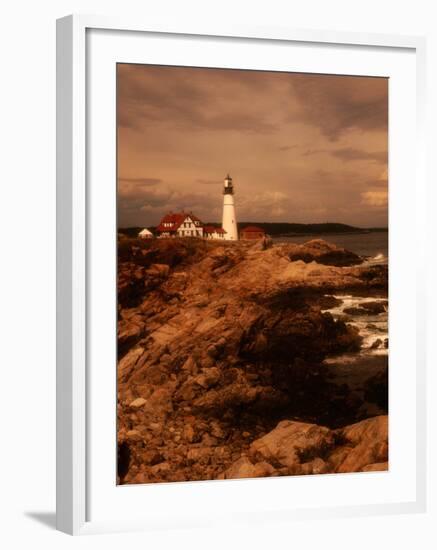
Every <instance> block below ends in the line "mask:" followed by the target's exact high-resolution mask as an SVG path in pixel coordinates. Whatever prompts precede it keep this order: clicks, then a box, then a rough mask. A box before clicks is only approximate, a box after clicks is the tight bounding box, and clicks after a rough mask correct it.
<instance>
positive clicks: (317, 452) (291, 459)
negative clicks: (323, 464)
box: [250, 420, 335, 473]
mask: <svg viewBox="0 0 437 550" xmlns="http://www.w3.org/2000/svg"><path fill="white" fill-rule="evenodd" d="M334 442H335V441H334V435H333V432H332V431H331V430H330V429H329V428H325V427H323V426H317V425H316V424H306V423H304V422H294V421H291V420H283V421H282V422H279V424H278V425H277V426H276V428H275V429H274V430H272V431H271V432H270V433H268V434H267V435H265V436H264V437H261V438H260V439H257V440H255V441H254V442H253V443H252V445H251V447H250V454H251V456H253V457H259V458H260V459H263V460H265V461H267V462H269V463H273V464H280V465H281V466H287V467H288V468H289V469H291V471H294V472H295V473H300V472H299V469H300V465H301V464H302V463H305V462H310V461H311V460H313V459H314V458H316V457H321V456H325V455H326V454H327V453H328V452H329V451H330V450H331V449H332V448H333V446H334Z"/></svg>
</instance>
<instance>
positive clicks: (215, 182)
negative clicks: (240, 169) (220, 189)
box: [196, 178, 223, 185]
mask: <svg viewBox="0 0 437 550" xmlns="http://www.w3.org/2000/svg"><path fill="white" fill-rule="evenodd" d="M196 182H197V183H201V184H202V185H220V184H223V180H208V179H202V178H197V179H196Z"/></svg>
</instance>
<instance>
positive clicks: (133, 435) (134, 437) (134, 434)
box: [126, 430, 143, 441]
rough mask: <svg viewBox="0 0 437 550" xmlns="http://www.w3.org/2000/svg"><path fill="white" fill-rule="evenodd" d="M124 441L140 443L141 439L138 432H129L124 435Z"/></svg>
mask: <svg viewBox="0 0 437 550" xmlns="http://www.w3.org/2000/svg"><path fill="white" fill-rule="evenodd" d="M126 439H128V440H131V441H141V440H142V439H143V438H142V436H141V433H140V432H139V431H138V430H129V431H128V432H127V433H126Z"/></svg>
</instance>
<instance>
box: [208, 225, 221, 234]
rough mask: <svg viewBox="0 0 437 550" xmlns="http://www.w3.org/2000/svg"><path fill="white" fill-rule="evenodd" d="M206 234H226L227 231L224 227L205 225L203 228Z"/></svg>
mask: <svg viewBox="0 0 437 550" xmlns="http://www.w3.org/2000/svg"><path fill="white" fill-rule="evenodd" d="M203 232H204V233H220V234H224V233H226V231H225V230H224V229H223V228H222V227H214V226H213V225H205V226H204V227H203Z"/></svg>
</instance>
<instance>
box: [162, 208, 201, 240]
mask: <svg viewBox="0 0 437 550" xmlns="http://www.w3.org/2000/svg"><path fill="white" fill-rule="evenodd" d="M156 232H157V233H158V236H159V237H200V238H203V224H202V222H201V221H200V220H199V218H198V217H197V216H195V215H194V214H193V213H192V212H190V213H187V212H178V213H175V214H174V213H172V212H170V213H169V214H166V215H165V216H164V217H163V218H162V220H161V221H160V223H159V225H158V227H157V228H156Z"/></svg>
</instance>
